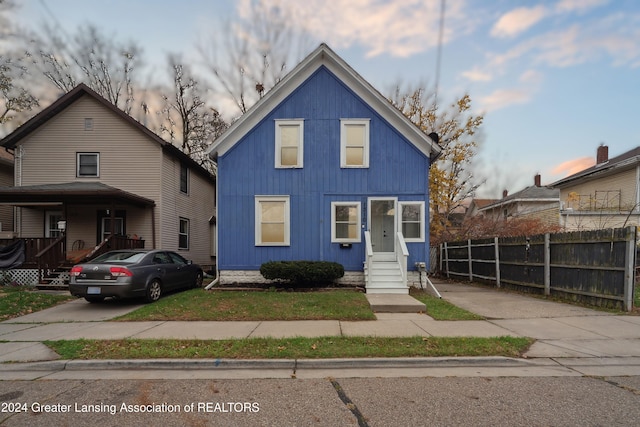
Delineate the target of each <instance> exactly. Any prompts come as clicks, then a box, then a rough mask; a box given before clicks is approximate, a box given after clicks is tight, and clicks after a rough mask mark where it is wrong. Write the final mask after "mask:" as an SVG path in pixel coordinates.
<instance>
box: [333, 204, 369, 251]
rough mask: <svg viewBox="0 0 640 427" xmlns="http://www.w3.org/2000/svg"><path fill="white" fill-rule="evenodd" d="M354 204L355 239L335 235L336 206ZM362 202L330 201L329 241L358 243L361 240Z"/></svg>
mask: <svg viewBox="0 0 640 427" xmlns="http://www.w3.org/2000/svg"><path fill="white" fill-rule="evenodd" d="M354 205H355V206H356V208H357V210H358V212H357V218H358V222H357V224H356V225H357V229H358V237H357V238H355V239H349V238H347V239H340V238H337V237H336V206H354ZM361 229H362V203H361V202H331V243H360V242H361V241H362V237H361V234H362V233H361V232H360V230H361Z"/></svg>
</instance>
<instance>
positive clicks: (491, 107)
mask: <svg viewBox="0 0 640 427" xmlns="http://www.w3.org/2000/svg"><path fill="white" fill-rule="evenodd" d="M532 96H533V91H532V90H531V89H529V88H513V89H498V90H496V91H494V92H493V93H491V94H490V95H487V96H484V97H481V98H480V100H479V102H480V109H481V110H482V111H484V112H485V113H486V112H489V111H495V110H499V109H501V108H505V107H508V106H510V105H516V104H526V103H527V102H528V101H529V100H531V98H532Z"/></svg>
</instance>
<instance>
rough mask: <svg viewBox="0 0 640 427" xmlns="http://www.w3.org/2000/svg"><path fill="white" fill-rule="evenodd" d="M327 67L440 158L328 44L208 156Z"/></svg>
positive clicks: (226, 146)
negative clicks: (319, 70) (314, 74)
mask: <svg viewBox="0 0 640 427" xmlns="http://www.w3.org/2000/svg"><path fill="white" fill-rule="evenodd" d="M323 66H324V67H326V68H327V69H328V70H329V71H331V72H332V73H333V74H335V75H336V76H337V77H338V78H339V79H340V80H341V81H342V82H343V83H344V84H345V85H346V86H347V87H348V88H349V89H351V90H352V91H353V92H354V93H355V94H356V95H358V96H359V97H360V98H362V99H363V100H364V102H366V103H367V104H368V105H369V106H371V107H372V108H373V109H374V110H375V111H376V112H377V113H378V114H380V115H381V116H382V117H383V118H384V119H385V120H387V121H388V122H389V123H390V124H391V126H393V127H394V128H396V129H397V130H398V131H399V132H401V133H402V135H404V136H405V137H406V138H407V139H408V140H409V141H410V142H411V143H412V144H413V145H415V146H416V147H417V148H418V149H419V150H420V151H421V152H422V153H423V154H425V155H426V156H428V157H429V158H431V160H432V161H434V160H435V159H437V158H438V156H439V155H440V153H441V151H442V149H441V147H440V146H439V145H438V144H437V142H436V141H433V140H432V139H431V138H430V137H429V136H427V135H426V134H425V133H424V132H422V131H421V130H420V129H419V128H418V127H417V126H416V125H415V124H413V123H412V122H411V121H410V120H409V119H408V118H407V117H405V116H404V114H402V112H400V111H399V110H398V109H397V108H395V107H394V106H393V105H392V104H391V103H390V102H389V101H388V100H387V99H386V98H385V97H384V96H382V94H380V92H378V91H377V90H376V89H375V88H374V87H373V86H371V85H370V84H369V83H368V82H367V81H366V80H365V79H363V78H362V77H361V76H360V75H359V74H358V73H356V72H355V71H354V70H353V68H351V67H350V66H349V65H348V64H347V63H346V62H345V61H344V60H343V59H342V58H340V57H339V56H338V55H337V54H336V53H335V52H334V51H332V50H331V49H330V48H329V46H327V45H326V44H324V43H323V44H321V45H320V46H319V47H318V48H317V49H316V50H314V51H313V52H312V53H311V54H310V55H309V56H307V57H306V58H305V59H304V60H302V62H300V63H299V64H298V65H297V66H296V67H295V68H294V69H293V70H292V71H291V72H290V73H288V74H287V75H286V76H285V77H284V78H283V79H282V80H281V81H280V82H279V83H278V84H276V85H275V86H274V87H273V89H271V90H270V91H269V92H267V94H266V95H265V96H264V97H262V98H261V99H260V100H259V101H258V102H257V103H256V104H255V105H254V106H253V107H251V109H249V111H247V112H246V113H245V114H244V115H242V116H241V117H240V118H239V119H238V120H237V121H236V122H235V123H234V124H233V125H232V126H231V127H230V128H229V129H228V130H227V131H226V132H225V133H224V134H223V135H221V136H220V137H219V138H218V139H216V140H215V141H214V142H213V144H212V145H211V146H210V147H209V149H208V150H207V152H208V153H209V155H211V156H213V155H214V154H216V153H217V154H218V155H223V154H224V153H226V152H227V151H228V150H230V149H231V148H232V147H233V146H234V145H235V144H236V143H237V142H238V141H240V139H242V137H243V136H244V135H245V134H246V133H248V132H249V131H250V130H251V129H253V128H254V127H255V126H256V125H257V124H258V123H260V121H261V120H262V119H264V118H265V117H266V116H267V115H268V114H269V113H270V112H271V111H272V110H273V109H274V108H275V107H276V106H278V105H279V104H280V103H281V102H282V101H283V100H284V99H285V98H286V97H287V96H289V95H290V94H291V93H293V91H295V90H296V88H298V87H299V86H300V85H301V84H302V83H304V82H305V81H306V80H307V78H309V77H310V76H311V75H312V74H313V73H314V72H315V71H316V70H318V69H319V68H320V67H323Z"/></svg>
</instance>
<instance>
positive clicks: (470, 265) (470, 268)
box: [467, 239, 473, 282]
mask: <svg viewBox="0 0 640 427" xmlns="http://www.w3.org/2000/svg"><path fill="white" fill-rule="evenodd" d="M467 254H468V255H469V281H470V282H473V261H472V259H471V239H469V240H467Z"/></svg>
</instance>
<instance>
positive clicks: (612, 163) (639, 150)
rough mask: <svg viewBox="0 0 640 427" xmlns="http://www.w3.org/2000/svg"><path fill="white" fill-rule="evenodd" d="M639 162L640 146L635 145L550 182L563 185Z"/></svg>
mask: <svg viewBox="0 0 640 427" xmlns="http://www.w3.org/2000/svg"><path fill="white" fill-rule="evenodd" d="M638 164H640V147H636V148H634V149H632V150H629V151H627V152H626V153H622V154H620V155H619V156H616V157H613V158H611V159H609V160H608V161H606V162H604V163H600V164H597V165H594V166H591V167H590V168H587V169H585V170H583V171H580V172H578V173H575V174H573V175H571V176H568V177H566V178H562V179H561V180H559V181H556V182H554V183H553V184H551V187H559V188H561V187H563V186H565V185H567V184H572V183H573V182H575V181H578V180H589V179H594V178H596V177H599V176H606V175H609V174H612V173H615V172H618V171H621V170H624V169H625V168H630V167H635V166H636V165H638Z"/></svg>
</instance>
